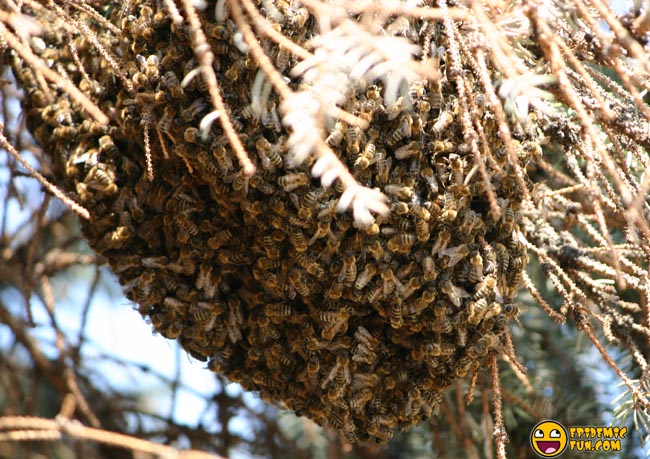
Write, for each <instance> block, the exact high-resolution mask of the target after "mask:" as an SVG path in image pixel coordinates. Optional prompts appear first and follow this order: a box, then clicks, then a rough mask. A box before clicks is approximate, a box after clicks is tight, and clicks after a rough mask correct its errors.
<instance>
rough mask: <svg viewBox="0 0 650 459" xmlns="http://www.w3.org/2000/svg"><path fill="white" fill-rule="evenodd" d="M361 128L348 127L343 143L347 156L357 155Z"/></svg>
mask: <svg viewBox="0 0 650 459" xmlns="http://www.w3.org/2000/svg"><path fill="white" fill-rule="evenodd" d="M360 136H361V128H359V127H358V126H349V127H348V128H347V129H346V131H345V142H346V145H347V146H346V149H347V152H348V154H351V155H356V154H358V153H359V137H360Z"/></svg>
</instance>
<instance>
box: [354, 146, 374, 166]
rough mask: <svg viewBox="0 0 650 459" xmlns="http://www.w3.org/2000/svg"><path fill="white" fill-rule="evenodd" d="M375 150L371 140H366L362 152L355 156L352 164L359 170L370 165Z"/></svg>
mask: <svg viewBox="0 0 650 459" xmlns="http://www.w3.org/2000/svg"><path fill="white" fill-rule="evenodd" d="M376 152H377V147H376V145H375V143H374V142H373V141H369V142H366V145H365V146H364V148H363V152H361V153H360V154H359V156H357V159H356V160H355V161H354V166H355V167H358V168H359V169H360V170H364V169H366V168H368V166H370V164H371V162H372V160H373V159H374V157H375V153H376Z"/></svg>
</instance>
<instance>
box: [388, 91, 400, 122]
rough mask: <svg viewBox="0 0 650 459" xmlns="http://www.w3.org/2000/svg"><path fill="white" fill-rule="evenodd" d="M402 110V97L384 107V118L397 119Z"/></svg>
mask: <svg viewBox="0 0 650 459" xmlns="http://www.w3.org/2000/svg"><path fill="white" fill-rule="evenodd" d="M403 108H404V98H403V97H402V96H400V97H398V98H397V100H396V101H395V102H393V103H392V104H390V105H388V106H387V107H386V117H387V118H388V120H389V121H390V120H394V119H395V118H397V117H398V116H399V115H400V113H402V110H403Z"/></svg>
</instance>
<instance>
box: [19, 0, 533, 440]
mask: <svg viewBox="0 0 650 459" xmlns="http://www.w3.org/2000/svg"><path fill="white" fill-rule="evenodd" d="M264 3H265V5H266V6H265V8H266V9H265V10H263V12H265V14H266V18H267V19H268V20H269V21H272V22H273V23H274V24H276V25H277V28H278V29H281V30H282V32H283V33H284V35H285V36H288V37H291V38H292V39H293V40H294V41H295V42H297V43H299V44H304V43H305V42H306V41H307V40H308V39H309V38H310V37H311V36H312V35H313V31H312V27H313V18H312V17H311V16H310V14H309V12H308V11H307V10H306V9H305V8H304V7H302V6H300V5H299V4H298V3H296V2H286V1H277V2H264ZM159 6H160V2H150V1H133V2H130V3H125V4H124V5H123V6H122V7H121V8H120V7H117V6H110V7H107V8H106V9H105V10H103V11H101V12H100V13H101V14H102V15H103V17H102V18H100V19H102V20H104V21H109V22H110V23H112V24H113V27H106V25H105V24H103V23H102V20H100V19H98V18H97V17H96V16H90V15H86V14H79V15H78V19H77V20H79V21H82V20H83V21H86V23H87V25H88V27H89V28H91V29H92V31H93V33H94V34H95V36H96V40H97V43H99V45H100V46H101V47H102V48H103V49H104V51H105V52H104V54H102V53H100V52H98V51H97V45H93V44H92V43H91V41H90V40H89V38H88V35H87V34H81V33H74V32H70V31H69V28H67V27H64V24H62V21H64V19H62V18H61V17H59V16H52V17H50V16H48V15H47V14H46V13H47V12H46V11H41V12H40V13H39V14H40V16H39V14H34V16H35V17H36V18H38V19H39V20H40V24H41V26H42V27H43V29H44V30H45V38H46V39H47V48H46V49H45V50H44V51H43V53H47V54H48V59H50V60H51V61H52V62H55V63H56V64H55V65H56V66H57V68H58V69H59V71H60V72H65V74H66V75H67V77H68V78H69V79H70V80H71V81H73V82H74V83H75V84H76V85H77V86H79V87H85V88H87V91H86V93H87V94H89V95H90V97H91V99H92V100H93V101H94V102H95V103H96V104H97V105H98V106H99V107H100V108H102V110H103V111H104V112H105V113H106V114H107V115H108V116H109V117H110V119H111V122H110V125H109V126H108V127H103V126H99V125H97V124H96V123H93V122H92V121H89V120H88V119H86V117H84V115H83V113H82V112H81V110H80V109H79V107H77V106H76V105H75V103H73V102H72V101H71V100H70V99H69V97H68V95H67V94H65V93H61V92H60V91H59V92H56V89H55V88H53V89H52V92H53V93H54V94H55V96H56V98H55V102H54V103H53V104H47V103H46V98H45V97H44V95H43V94H42V93H41V91H40V90H38V89H34V90H33V91H27V92H26V94H25V100H24V104H25V112H26V113H27V122H28V126H29V127H30V129H31V130H32V132H33V133H34V135H35V137H36V138H37V139H38V141H39V142H40V143H41V145H43V147H44V148H45V150H46V151H47V152H48V154H49V155H51V157H52V162H53V170H54V173H55V175H56V176H57V177H58V178H59V179H60V181H61V182H62V183H63V184H64V187H65V188H66V189H67V190H68V191H69V193H70V194H71V195H72V196H73V197H74V198H75V199H77V200H78V201H79V202H80V203H81V204H83V205H84V206H85V207H86V208H88V209H89V210H90V211H91V213H92V220H91V221H90V222H85V223H84V224H83V231H84V235H85V237H86V238H87V239H88V241H89V244H90V245H91V247H92V248H93V249H94V250H96V251H97V252H99V253H101V254H102V255H104V256H105V257H106V258H107V259H108V260H109V262H110V265H111V268H112V270H113V271H114V272H115V273H116V274H117V275H118V277H119V279H120V282H121V283H122V285H123V286H124V288H125V290H126V294H127V296H128V298H129V299H131V300H132V301H134V302H135V303H137V305H138V309H139V312H140V313H141V314H142V315H143V317H145V318H146V319H147V320H148V321H150V323H151V325H152V327H153V329H154V330H155V331H156V332H158V333H160V334H161V335H162V336H164V337H166V338H169V339H177V340H178V341H179V342H180V344H181V345H182V346H183V348H184V349H185V350H186V351H187V352H188V353H189V354H191V355H192V356H193V357H194V358H196V359H198V360H201V361H205V362H207V367H208V368H209V369H210V370H212V371H214V372H218V373H222V374H224V375H225V376H226V377H228V378H229V379H230V380H231V381H236V382H238V383H240V384H241V385H242V386H243V387H244V388H246V389H248V390H252V391H256V392H258V393H259V394H260V396H261V397H262V398H263V399H264V400H268V401H272V402H276V403H284V404H285V405H286V406H287V407H289V408H291V409H293V410H295V412H296V413H297V414H299V415H304V416H308V417H310V418H312V419H314V420H315V421H317V422H319V423H327V424H329V425H331V426H333V427H335V428H337V429H339V430H340V431H341V432H342V434H343V435H344V436H345V438H346V439H348V441H350V442H375V443H384V442H386V441H388V440H389V439H390V438H391V437H392V435H393V434H394V431H395V429H396V428H397V429H401V430H404V429H408V428H409V427H411V426H412V425H413V424H414V423H416V422H418V421H421V420H426V419H428V418H429V417H431V416H432V415H434V414H435V413H437V411H438V404H439V403H440V402H441V400H442V396H443V393H444V391H445V389H446V388H447V387H448V386H449V385H450V384H452V383H453V382H454V381H455V380H457V379H458V378H464V377H466V376H467V375H470V374H472V373H474V372H477V371H479V369H480V368H481V367H482V366H483V365H484V364H485V361H486V358H487V356H488V354H489V353H490V352H493V351H495V350H497V349H498V348H499V345H500V336H501V335H502V333H503V332H504V330H505V327H506V325H507V322H508V319H509V318H511V317H514V316H516V314H517V312H518V307H517V306H516V305H515V304H514V298H515V294H516V292H517V289H518V287H519V284H520V282H521V278H522V272H523V270H524V268H525V266H526V264H527V260H528V259H527V254H526V247H525V235H524V233H523V232H522V228H523V226H520V215H519V210H520V204H521V202H522V193H523V192H524V190H522V188H521V186H520V185H519V184H518V182H517V181H516V180H514V179H513V171H512V167H511V165H510V164H509V162H508V161H507V160H506V159H505V155H503V154H501V155H499V154H496V153H495V154H494V161H492V162H485V161H484V164H478V163H477V162H476V161H475V156H474V155H473V154H472V153H471V151H470V148H469V147H468V145H467V144H466V143H465V142H466V139H465V138H464V136H463V132H462V128H461V124H462V123H461V120H460V117H459V108H458V104H457V101H456V100H455V97H454V94H455V91H456V89H455V86H454V83H453V82H452V81H451V80H450V79H449V78H448V76H447V72H448V62H447V59H448V54H447V50H446V46H447V38H446V35H445V33H444V29H443V28H442V26H441V24H436V23H428V22H426V21H423V20H412V19H408V18H403V17H397V18H394V19H392V20H391V21H389V22H390V24H393V25H394V24H397V25H399V27H393V28H391V27H390V25H389V26H387V28H386V30H387V32H386V33H396V34H397V33H402V34H405V35H407V36H408V37H410V38H412V39H414V40H416V41H419V42H421V43H422V42H425V41H426V42H427V43H429V45H430V48H431V49H433V50H434V51H433V52H431V53H430V54H431V56H432V58H435V59H437V65H438V67H439V69H440V73H441V78H440V80H439V81H414V82H410V83H409V86H408V88H407V89H406V90H405V91H403V93H402V95H401V96H400V97H399V99H398V101H397V102H394V103H392V104H387V103H385V102H384V100H383V96H382V94H383V93H384V88H383V87H382V85H381V84H380V83H378V82H368V84H366V85H363V86H361V85H360V87H359V88H357V90H356V91H355V92H353V93H352V94H350V96H349V101H348V103H347V104H346V109H347V110H348V111H349V112H351V113H352V114H354V115H356V116H358V117H360V118H362V119H364V120H366V121H368V123H369V125H370V126H369V128H367V129H361V128H359V127H358V126H353V125H347V124H346V122H344V121H343V120H338V121H336V122H335V123H333V124H332V126H331V127H330V131H329V132H328V133H327V139H326V141H327V143H328V144H329V145H330V146H331V147H332V148H333V149H335V151H336V152H337V153H338V154H339V156H340V158H341V159H342V160H343V161H344V162H345V164H346V165H347V166H348V167H349V170H350V171H351V172H352V173H353V175H354V177H355V178H356V179H357V180H358V181H359V183H361V184H362V185H364V186H367V187H370V188H378V189H379V190H381V191H382V192H383V193H384V194H385V195H386V196H387V198H388V199H389V207H390V209H391V213H390V215H389V216H388V217H379V218H378V219H377V222H376V224H374V225H372V226H371V227H369V228H366V229H363V230H360V229H358V228H355V227H354V225H353V219H352V216H351V215H349V213H338V212H337V210H336V203H337V199H338V197H339V196H340V189H339V187H338V186H333V187H331V188H328V189H325V188H322V187H320V186H318V183H317V182H316V181H315V180H313V179H312V178H311V176H310V172H309V169H310V167H309V166H310V163H309V162H306V163H305V164H303V165H301V166H299V167H290V166H289V165H288V164H286V161H285V154H286V152H287V146H286V141H287V132H286V131H285V130H284V128H283V126H282V124H281V122H280V119H281V118H280V116H279V115H278V113H277V108H276V107H278V106H279V100H278V99H277V96H276V95H275V94H274V93H271V94H270V95H268V97H267V99H266V100H264V101H263V103H262V111H261V112H259V111H256V110H255V109H253V108H252V107H251V104H252V101H251V87H252V86H253V84H254V81H255V78H256V75H257V71H258V70H257V66H258V64H257V62H256V61H255V60H254V59H253V58H252V56H250V55H248V54H246V53H245V51H246V50H245V49H243V47H242V46H239V45H238V41H237V40H238V30H237V28H236V26H235V24H234V22H233V21H232V20H231V19H228V18H227V19H225V20H224V21H222V22H217V21H216V20H215V18H214V17H213V16H212V15H213V12H214V8H213V7H208V8H207V9H206V10H205V12H204V13H202V14H201V20H202V23H203V28H204V30H205V32H206V35H207V41H208V44H209V45H210V47H211V48H212V51H213V53H214V54H215V56H216V60H215V62H214V69H215V71H216V72H217V75H218V81H219V85H220V88H221V90H222V92H223V95H224V99H225V103H226V105H227V107H228V110H229V113H230V116H231V118H232V121H233V124H234V126H235V128H236V130H237V132H238V135H239V136H240V138H241V140H242V142H243V144H244V146H245V147H246V150H247V152H248V153H249V155H250V157H251V160H252V161H253V162H254V164H255V165H256V167H257V172H256V174H255V175H253V176H252V177H247V176H246V175H244V174H243V173H242V172H241V171H240V170H239V165H238V163H237V161H236V160H235V157H234V154H233V152H232V149H231V147H230V145H229V144H228V141H227V139H226V136H225V135H224V133H223V131H222V129H221V127H220V125H219V124H218V123H213V125H212V127H211V128H210V129H209V130H208V131H206V132H201V130H200V129H198V127H199V123H200V121H201V119H202V118H203V117H204V116H205V115H207V114H208V113H209V112H210V111H211V110H212V109H211V107H210V104H209V102H208V100H209V99H208V97H207V90H208V87H207V84H206V81H205V79H204V77H203V76H202V74H201V72H198V73H197V72H195V74H194V75H193V77H191V78H188V74H190V73H191V72H192V71H193V70H194V69H196V68H197V66H198V65H199V63H198V61H197V58H196V57H195V56H194V53H193V50H192V46H191V43H190V31H189V29H188V26H187V25H185V24H184V23H182V24H177V23H172V21H171V19H170V17H169V15H168V13H167V11H166V10H164V9H160V8H159ZM270 6H273V8H270ZM115 28H118V29H119V30H120V33H119V35H118V34H116V32H115V30H114V29H115ZM69 43H74V50H76V51H75V52H73V51H71V50H72V48H71V47H70V46H68V44H69ZM263 45H264V47H265V50H266V52H267V53H268V54H269V55H270V56H272V57H273V58H274V60H275V64H276V65H277V67H278V68H279V69H280V70H283V69H289V68H291V66H292V65H294V64H295V57H294V56H293V55H291V54H290V53H288V52H287V50H285V49H284V48H282V47H280V46H278V45H276V44H274V43H273V42H271V41H269V40H263ZM242 49H243V50H242ZM107 56H111V57H112V58H113V59H115V61H116V62H118V64H119V67H118V69H117V70H116V69H115V68H114V67H113V66H111V65H109V62H108V59H107ZM13 66H14V69H15V74H16V78H17V79H18V80H19V82H20V84H21V86H22V87H24V88H38V84H37V82H36V80H35V75H34V74H33V72H31V69H30V68H29V67H27V66H24V65H22V64H21V61H20V60H19V59H14V61H13ZM470 73H471V72H470ZM466 79H467V81H468V82H472V81H473V80H472V77H471V75H468V76H467V77H466ZM182 83H183V84H182ZM292 84H294V83H292ZM295 84H300V82H295ZM471 89H472V90H473V91H475V92H476V93H477V94H479V93H480V92H481V87H480V86H479V85H478V83H475V87H473V88H471ZM480 109H481V110H484V113H481V114H480V117H481V118H482V119H483V120H484V126H485V136H486V139H487V141H488V143H489V144H490V146H491V148H492V149H493V150H494V151H497V150H499V149H500V148H502V144H501V140H500V139H499V138H498V137H497V133H496V129H497V128H496V124H495V122H494V115H493V113H492V112H491V111H490V109H489V106H488V104H483V106H482V107H480ZM518 135H519V138H518V139H517V145H522V146H523V145H526V144H535V143H537V142H539V140H540V139H539V138H537V136H538V134H537V133H536V132H535V130H533V129H531V130H526V131H523V130H522V131H521V132H520V133H519V134H518ZM518 153H520V161H523V162H525V161H526V159H527V158H526V155H527V153H526V150H525V149H524V148H523V147H522V149H521V151H520V152H518ZM147 156H150V164H151V165H152V166H153V170H151V171H150V170H148V169H150V167H149V166H148V164H149V163H148V162H147ZM528 156H530V155H528ZM522 158H523V159H522ZM480 167H484V168H485V170H486V173H487V176H488V177H490V180H491V186H492V188H493V191H494V193H495V195H496V196H497V199H496V202H497V203H498V206H499V207H500V209H499V210H500V212H499V214H500V215H499V217H498V218H493V217H492V216H491V215H490V206H489V203H488V200H487V197H486V187H485V181H484V180H483V178H482V175H481V173H480V171H479V169H480Z"/></svg>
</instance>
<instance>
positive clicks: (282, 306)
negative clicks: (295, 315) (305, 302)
mask: <svg viewBox="0 0 650 459" xmlns="http://www.w3.org/2000/svg"><path fill="white" fill-rule="evenodd" d="M292 312H293V311H292V309H291V306H289V305H288V304H287V303H270V304H267V305H266V306H264V314H266V315H267V316H269V317H271V318H280V317H289V316H290V315H291V314H292Z"/></svg>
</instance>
